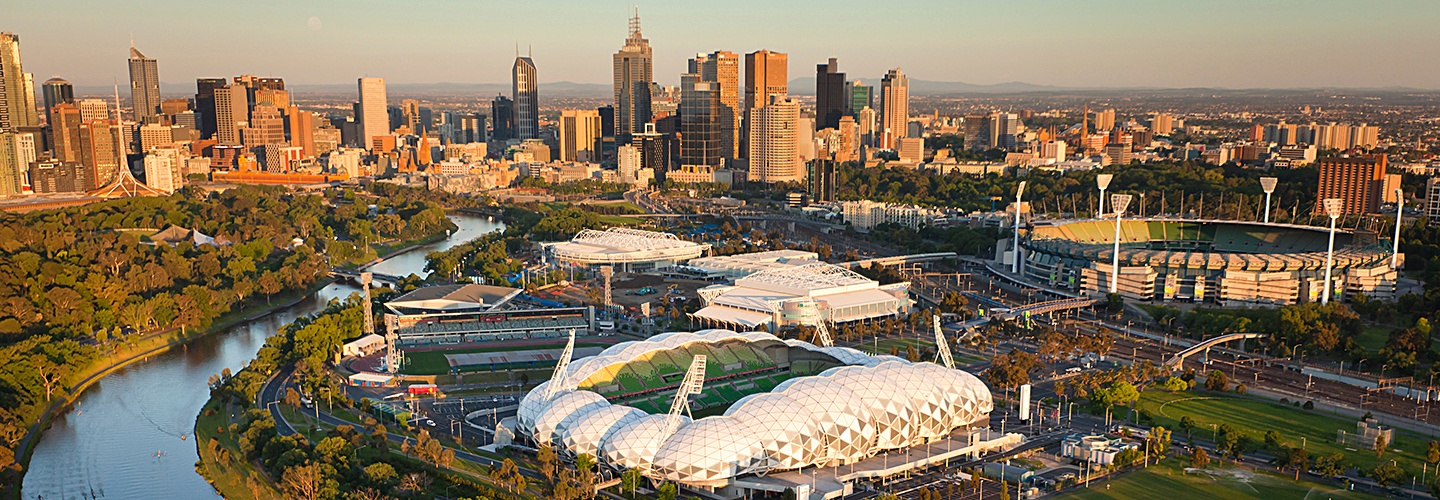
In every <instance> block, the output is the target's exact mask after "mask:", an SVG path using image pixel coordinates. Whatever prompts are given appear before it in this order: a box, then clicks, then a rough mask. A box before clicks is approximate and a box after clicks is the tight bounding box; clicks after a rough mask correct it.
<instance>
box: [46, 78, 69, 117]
mask: <svg viewBox="0 0 1440 500" xmlns="http://www.w3.org/2000/svg"><path fill="white" fill-rule="evenodd" d="M41 89H42V93H43V94H44V95H45V119H46V120H49V119H50V113H51V112H52V111H53V110H54V109H55V105H56V104H60V103H73V102H75V87H73V86H71V85H70V82H68V81H66V80H65V79H64V78H60V77H55V78H51V79H49V80H45V84H44V85H42V86H41Z"/></svg>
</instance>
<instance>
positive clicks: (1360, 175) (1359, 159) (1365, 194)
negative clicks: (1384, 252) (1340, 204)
mask: <svg viewBox="0 0 1440 500" xmlns="http://www.w3.org/2000/svg"><path fill="white" fill-rule="evenodd" d="M1317 163H1319V165H1320V189H1319V192H1318V193H1317V194H1316V198H1315V200H1316V203H1315V208H1314V213H1317V214H1323V213H1325V207H1324V206H1323V204H1322V203H1320V201H1321V200H1324V199H1326V198H1340V199H1342V200H1345V214H1347V215H1348V214H1368V213H1374V212H1378V211H1380V203H1381V200H1382V199H1383V198H1384V193H1383V191H1384V184H1385V155H1383V154H1378V155H1365V156H1332V157H1329V158H1321V159H1320V160H1319V161H1318V162H1317Z"/></svg>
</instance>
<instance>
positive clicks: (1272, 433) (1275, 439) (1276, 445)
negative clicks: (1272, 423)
mask: <svg viewBox="0 0 1440 500" xmlns="http://www.w3.org/2000/svg"><path fill="white" fill-rule="evenodd" d="M1280 440H1281V437H1280V431H1277V430H1275V429H1270V430H1268V431H1265V447H1266V448H1269V449H1271V450H1279V449H1280V448H1281V445H1282V444H1283V443H1281V441H1280Z"/></svg>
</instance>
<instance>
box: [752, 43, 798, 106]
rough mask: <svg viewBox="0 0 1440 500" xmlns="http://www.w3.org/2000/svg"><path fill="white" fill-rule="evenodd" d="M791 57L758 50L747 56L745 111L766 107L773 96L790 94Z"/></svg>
mask: <svg viewBox="0 0 1440 500" xmlns="http://www.w3.org/2000/svg"><path fill="white" fill-rule="evenodd" d="M789 61H790V56H788V55H785V54H782V53H779V52H771V51H768V50H757V51H755V52H751V53H749V54H745V109H746V110H747V111H748V110H751V109H755V108H758V107H760V106H764V105H765V102H766V101H768V100H770V96H772V95H787V94H789V93H790V81H789V78H790V62H789Z"/></svg>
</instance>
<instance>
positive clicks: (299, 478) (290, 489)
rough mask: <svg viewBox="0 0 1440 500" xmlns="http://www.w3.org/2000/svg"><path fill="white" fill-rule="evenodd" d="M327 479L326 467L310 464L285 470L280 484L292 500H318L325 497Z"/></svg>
mask: <svg viewBox="0 0 1440 500" xmlns="http://www.w3.org/2000/svg"><path fill="white" fill-rule="evenodd" d="M326 479H328V478H327V475H326V474H325V469H324V466H322V465H321V464H317V463H314V462H309V463H306V464H304V465H296V466H294V467H290V468H288V469H285V473H284V474H282V475H281V476H280V484H281V487H282V488H284V489H285V493H287V494H289V495H290V497H291V498H298V499H300V500H318V499H320V498H323V497H324V496H323V493H324V490H325V489H326V488H325V483H326Z"/></svg>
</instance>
